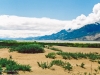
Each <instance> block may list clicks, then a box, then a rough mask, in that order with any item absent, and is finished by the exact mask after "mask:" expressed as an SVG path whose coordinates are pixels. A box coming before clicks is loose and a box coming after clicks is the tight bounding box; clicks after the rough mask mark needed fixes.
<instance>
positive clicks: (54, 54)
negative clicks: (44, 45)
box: [45, 52, 56, 59]
mask: <svg viewBox="0 0 100 75" xmlns="http://www.w3.org/2000/svg"><path fill="white" fill-rule="evenodd" d="M45 56H46V58H52V59H55V58H56V53H54V52H52V53H48V55H45Z"/></svg>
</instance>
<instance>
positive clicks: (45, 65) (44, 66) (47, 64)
mask: <svg viewBox="0 0 100 75" xmlns="http://www.w3.org/2000/svg"><path fill="white" fill-rule="evenodd" d="M37 64H38V66H39V67H41V68H42V69H46V68H48V69H49V68H50V67H52V66H53V65H52V63H50V64H49V63H48V62H41V63H40V62H37Z"/></svg>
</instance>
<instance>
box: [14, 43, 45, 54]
mask: <svg viewBox="0 0 100 75" xmlns="http://www.w3.org/2000/svg"><path fill="white" fill-rule="evenodd" d="M16 50H17V51H18V52H19V53H43V52H44V49H43V47H42V46H41V45H39V44H28V45H21V46H18V47H17V48H16Z"/></svg>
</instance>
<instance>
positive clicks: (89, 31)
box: [34, 23, 100, 40]
mask: <svg viewBox="0 0 100 75" xmlns="http://www.w3.org/2000/svg"><path fill="white" fill-rule="evenodd" d="M69 30H70V29H69ZM99 33H100V23H94V24H87V25H85V26H83V27H82V28H80V29H76V30H73V31H70V32H69V31H66V30H65V29H63V30H61V31H59V32H57V33H55V34H52V35H45V36H41V37H36V38H34V39H35V40H98V39H100V38H99V37H100V35H98V36H97V34H99ZM89 36H91V39H89V38H87V37H89ZM95 36H96V38H95V39H92V38H94V37H95Z"/></svg>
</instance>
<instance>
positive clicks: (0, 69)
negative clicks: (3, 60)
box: [0, 66, 3, 75]
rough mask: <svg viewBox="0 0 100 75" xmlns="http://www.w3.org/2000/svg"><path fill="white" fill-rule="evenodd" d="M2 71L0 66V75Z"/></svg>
mask: <svg viewBox="0 0 100 75" xmlns="http://www.w3.org/2000/svg"><path fill="white" fill-rule="evenodd" d="M2 71H3V69H2V67H1V66H0V75H1V74H2Z"/></svg>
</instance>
